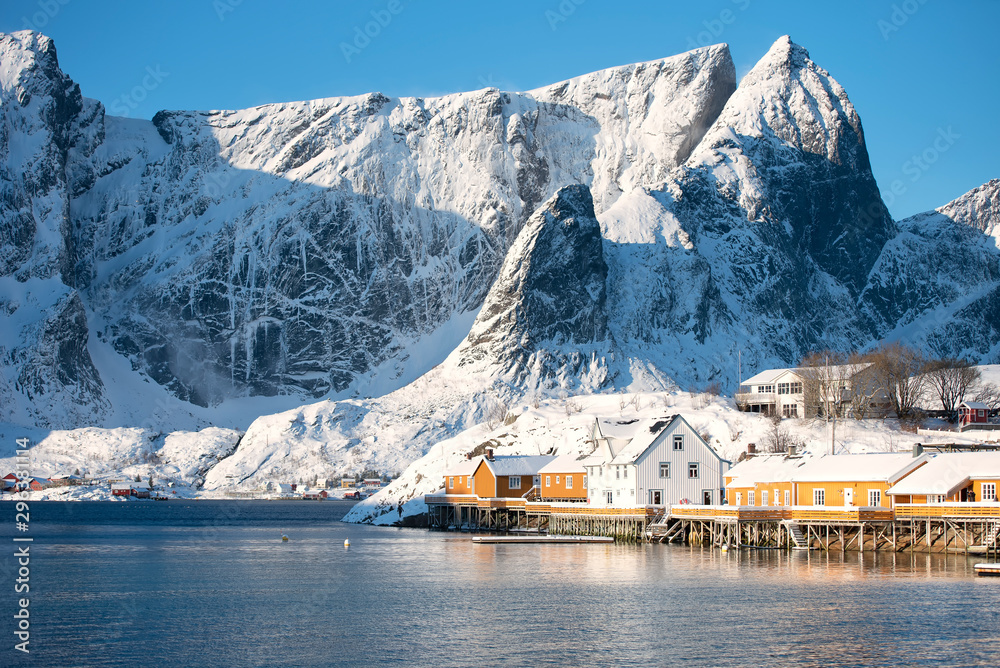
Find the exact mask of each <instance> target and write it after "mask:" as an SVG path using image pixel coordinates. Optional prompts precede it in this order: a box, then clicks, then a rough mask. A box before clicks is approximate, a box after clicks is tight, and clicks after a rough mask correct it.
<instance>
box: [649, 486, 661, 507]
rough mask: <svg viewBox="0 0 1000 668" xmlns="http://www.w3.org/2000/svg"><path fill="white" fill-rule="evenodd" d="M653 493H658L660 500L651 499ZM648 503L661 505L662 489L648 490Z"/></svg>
mask: <svg viewBox="0 0 1000 668" xmlns="http://www.w3.org/2000/svg"><path fill="white" fill-rule="evenodd" d="M655 494H659V495H660V501H659V503H657V502H656V501H655V500H654V499H653V496H654V495H655ZM649 505H651V506H662V505H663V490H662V489H651V490H649Z"/></svg>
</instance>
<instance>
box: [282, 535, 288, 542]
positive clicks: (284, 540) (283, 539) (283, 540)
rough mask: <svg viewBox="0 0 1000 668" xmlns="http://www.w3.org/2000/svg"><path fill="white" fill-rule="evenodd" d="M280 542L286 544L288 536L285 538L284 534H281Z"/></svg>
mask: <svg viewBox="0 0 1000 668" xmlns="http://www.w3.org/2000/svg"><path fill="white" fill-rule="evenodd" d="M281 542H282V543H287V542H288V536H286V535H285V534H281Z"/></svg>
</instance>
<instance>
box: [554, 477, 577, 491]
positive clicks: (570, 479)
mask: <svg viewBox="0 0 1000 668" xmlns="http://www.w3.org/2000/svg"><path fill="white" fill-rule="evenodd" d="M558 481H559V477H558V476H556V482H558ZM566 489H573V476H571V475H568V476H566Z"/></svg>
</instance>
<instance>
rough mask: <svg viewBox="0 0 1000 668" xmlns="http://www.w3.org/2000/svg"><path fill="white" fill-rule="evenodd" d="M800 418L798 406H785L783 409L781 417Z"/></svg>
mask: <svg viewBox="0 0 1000 668" xmlns="http://www.w3.org/2000/svg"><path fill="white" fill-rule="evenodd" d="M798 416H799V405H798V404H784V405H782V407H781V417H786V418H797V417H798Z"/></svg>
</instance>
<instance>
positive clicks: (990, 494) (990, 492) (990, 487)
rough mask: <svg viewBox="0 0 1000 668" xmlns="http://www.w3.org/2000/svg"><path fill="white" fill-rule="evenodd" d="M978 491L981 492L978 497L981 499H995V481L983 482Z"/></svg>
mask: <svg viewBox="0 0 1000 668" xmlns="http://www.w3.org/2000/svg"><path fill="white" fill-rule="evenodd" d="M980 491H981V492H982V494H980V495H979V498H981V499H982V500H983V501H996V500H997V484H996V483H995V482H984V483H983V487H982V489H981V490H980Z"/></svg>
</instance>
